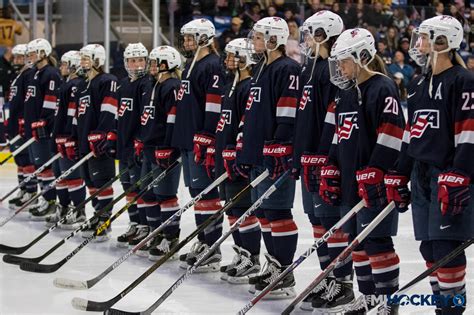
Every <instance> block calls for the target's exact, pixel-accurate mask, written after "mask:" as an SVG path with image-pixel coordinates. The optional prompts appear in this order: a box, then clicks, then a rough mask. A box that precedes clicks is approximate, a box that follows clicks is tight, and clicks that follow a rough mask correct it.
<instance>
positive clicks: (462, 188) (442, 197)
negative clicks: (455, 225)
mask: <svg viewBox="0 0 474 315" xmlns="http://www.w3.org/2000/svg"><path fill="white" fill-rule="evenodd" d="M469 184H470V178H469V177H468V176H466V175H464V174H461V173H460V172H459V171H454V170H452V171H448V172H445V173H441V174H439V176H438V202H439V203H440V207H441V214H442V215H443V216H446V215H450V216H455V215H458V214H462V213H463V211H464V210H465V209H466V208H467V207H468V206H469V201H470V199H471V192H470V191H469Z"/></svg>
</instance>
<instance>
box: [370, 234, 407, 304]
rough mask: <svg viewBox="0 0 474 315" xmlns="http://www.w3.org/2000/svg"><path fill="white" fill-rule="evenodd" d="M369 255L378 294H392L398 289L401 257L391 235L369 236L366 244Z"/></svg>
mask: <svg viewBox="0 0 474 315" xmlns="http://www.w3.org/2000/svg"><path fill="white" fill-rule="evenodd" d="M364 248H365V251H366V253H367V255H368V256H369V260H370V267H371V268H372V277H373V279H374V283H375V293H376V294H378V295H379V294H392V293H394V292H395V291H397V290H398V277H399V275H400V267H399V263H400V258H399V257H398V255H397V253H396V252H395V249H394V247H393V241H392V238H391V237H376V238H372V237H369V238H368V239H367V240H366V242H365V244H364Z"/></svg>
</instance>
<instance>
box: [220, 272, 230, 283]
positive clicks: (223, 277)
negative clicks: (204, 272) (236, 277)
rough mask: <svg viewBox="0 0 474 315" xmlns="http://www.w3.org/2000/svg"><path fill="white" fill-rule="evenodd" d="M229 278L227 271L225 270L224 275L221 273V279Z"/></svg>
mask: <svg viewBox="0 0 474 315" xmlns="http://www.w3.org/2000/svg"><path fill="white" fill-rule="evenodd" d="M228 279H229V276H228V275H227V274H226V273H225V272H223V273H222V275H221V280H222V281H227V280H228Z"/></svg>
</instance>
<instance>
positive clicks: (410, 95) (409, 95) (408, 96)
mask: <svg viewBox="0 0 474 315" xmlns="http://www.w3.org/2000/svg"><path fill="white" fill-rule="evenodd" d="M415 94H416V92H415V93H412V94H408V95H407V98H410V97H412V96H413V95H415Z"/></svg>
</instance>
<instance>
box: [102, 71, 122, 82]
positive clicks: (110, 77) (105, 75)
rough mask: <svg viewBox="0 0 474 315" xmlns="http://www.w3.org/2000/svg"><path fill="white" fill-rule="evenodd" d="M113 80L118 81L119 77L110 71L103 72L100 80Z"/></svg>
mask: <svg viewBox="0 0 474 315" xmlns="http://www.w3.org/2000/svg"><path fill="white" fill-rule="evenodd" d="M111 81H115V82H118V79H117V77H116V76H115V75H113V74H110V73H103V74H101V75H100V76H99V82H101V83H109V82H111Z"/></svg>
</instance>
